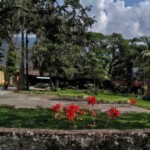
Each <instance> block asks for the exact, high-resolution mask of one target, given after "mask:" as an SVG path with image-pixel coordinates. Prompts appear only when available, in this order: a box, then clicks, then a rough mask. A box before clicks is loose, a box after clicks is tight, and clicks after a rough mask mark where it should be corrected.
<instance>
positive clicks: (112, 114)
mask: <svg viewBox="0 0 150 150" xmlns="http://www.w3.org/2000/svg"><path fill="white" fill-rule="evenodd" d="M108 115H109V116H110V118H111V119H114V118H115V117H119V116H120V111H119V110H118V109H117V108H115V107H113V108H110V109H109V111H108Z"/></svg>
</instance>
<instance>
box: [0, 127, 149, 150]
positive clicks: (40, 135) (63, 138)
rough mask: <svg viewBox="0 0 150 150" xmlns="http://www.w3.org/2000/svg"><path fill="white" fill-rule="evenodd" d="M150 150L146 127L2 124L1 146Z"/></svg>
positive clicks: (33, 149) (14, 149)
mask: <svg viewBox="0 0 150 150" xmlns="http://www.w3.org/2000/svg"><path fill="white" fill-rule="evenodd" d="M1 149H5V150H71V149H73V150H150V129H145V130H126V131H119V130H70V131H66V130H40V129H35V130H31V129H7V128H0V150H1Z"/></svg>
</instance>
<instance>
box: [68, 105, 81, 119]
mask: <svg viewBox="0 0 150 150" xmlns="http://www.w3.org/2000/svg"><path fill="white" fill-rule="evenodd" d="M78 112H80V110H79V106H78V105H73V104H70V105H68V106H67V107H66V116H67V118H68V120H72V121H73V120H74V118H75V117H76V116H78V114H77V113H78Z"/></svg>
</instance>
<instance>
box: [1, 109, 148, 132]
mask: <svg viewBox="0 0 150 150" xmlns="http://www.w3.org/2000/svg"><path fill="white" fill-rule="evenodd" d="M0 114H1V116H0V127H5V128H41V129H67V130H71V129H74V125H76V126H77V128H76V129H91V126H90V125H91V124H93V122H92V120H91V118H90V116H86V118H85V120H84V121H80V120H77V121H75V124H74V122H71V121H68V120H66V119H62V120H59V121H58V120H56V119H55V118H54V117H53V116H52V115H51V112H50V111H49V110H48V109H14V108H0ZM108 119H109V118H108V116H107V115H106V114H100V115H98V116H97V117H96V118H95V121H96V124H97V126H96V128H97V129H119V130H125V129H144V128H150V114H146V113H131V114H122V116H121V117H119V118H118V119H115V120H110V121H109V122H108V124H107V120H108ZM106 124H107V126H106Z"/></svg>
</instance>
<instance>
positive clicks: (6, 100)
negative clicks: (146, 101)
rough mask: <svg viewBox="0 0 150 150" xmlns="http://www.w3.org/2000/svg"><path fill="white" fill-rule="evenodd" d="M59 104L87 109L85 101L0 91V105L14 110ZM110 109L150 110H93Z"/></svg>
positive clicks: (132, 108) (126, 106)
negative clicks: (74, 105)
mask: <svg viewBox="0 0 150 150" xmlns="http://www.w3.org/2000/svg"><path fill="white" fill-rule="evenodd" d="M59 102H60V103H61V104H62V105H63V106H66V105H68V104H70V103H72V104H78V105H79V106H80V107H83V108H88V107H89V106H88V105H87V102H86V101H83V100H82V101H79V100H78V101H68V100H67V101H65V100H63V99H60V98H59V97H57V96H34V95H27V94H18V93H14V92H13V91H12V90H10V91H9V90H8V91H4V90H1V89H0V105H1V106H3V105H4V106H5V105H9V106H14V107H15V108H37V107H42V108H49V107H50V106H52V105H55V104H56V103H59ZM110 107H117V108H118V109H119V110H120V111H121V113H125V112H145V113H150V110H147V109H143V108H139V107H136V106H131V105H129V104H98V105H96V106H94V107H92V108H93V109H99V110H101V111H102V112H105V111H107V110H108V109H109V108H110Z"/></svg>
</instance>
